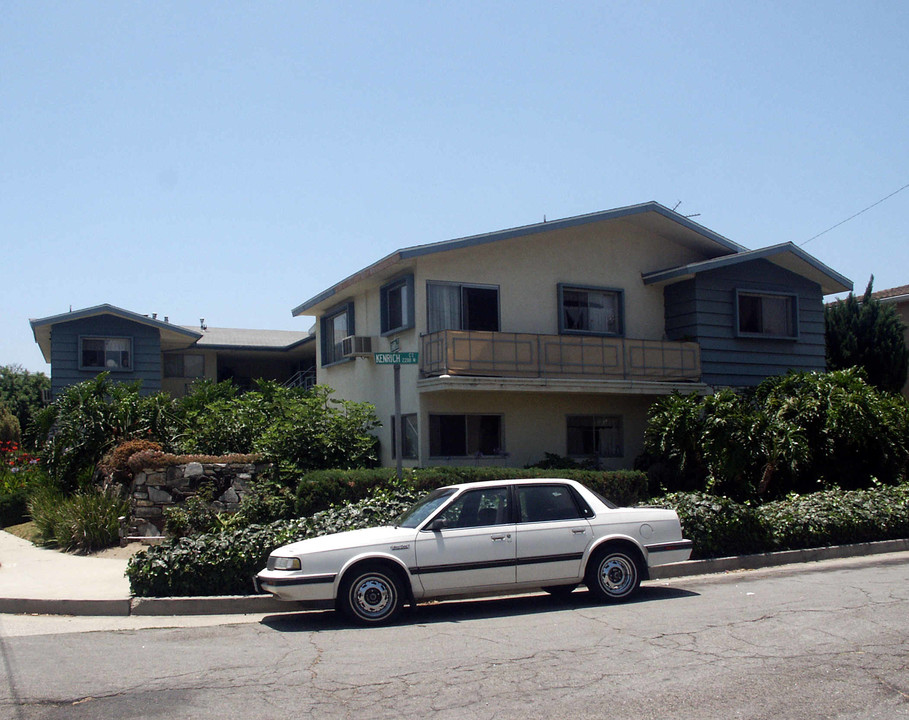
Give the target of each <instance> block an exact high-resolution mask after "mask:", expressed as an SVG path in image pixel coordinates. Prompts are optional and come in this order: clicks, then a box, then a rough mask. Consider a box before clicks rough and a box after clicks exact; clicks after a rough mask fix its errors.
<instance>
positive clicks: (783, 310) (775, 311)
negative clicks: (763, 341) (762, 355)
mask: <svg viewBox="0 0 909 720" xmlns="http://www.w3.org/2000/svg"><path fill="white" fill-rule="evenodd" d="M796 308H797V301H796V297H795V296H794V295H776V294H758V293H749V292H739V293H738V307H737V310H738V331H739V335H745V336H748V335H752V336H754V335H759V336H763V337H775V338H794V337H796V336H797V334H798V333H797V332H796Z"/></svg>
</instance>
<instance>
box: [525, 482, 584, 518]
mask: <svg viewBox="0 0 909 720" xmlns="http://www.w3.org/2000/svg"><path fill="white" fill-rule="evenodd" d="M518 507H519V508H520V511H521V522H545V521H547V520H571V519H573V518H580V517H589V516H590V515H592V514H593V513H592V512H591V511H590V509H589V508H586V511H587V512H583V511H582V510H581V509H580V508H579V507H578V505H577V503H576V502H575V498H574V496H573V495H572V494H571V492H570V491H569V489H568V488H567V487H565V486H564V485H519V486H518Z"/></svg>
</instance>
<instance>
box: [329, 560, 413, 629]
mask: <svg viewBox="0 0 909 720" xmlns="http://www.w3.org/2000/svg"><path fill="white" fill-rule="evenodd" d="M338 601H339V604H340V606H341V610H343V612H344V614H345V615H347V617H349V618H350V619H351V620H353V621H354V622H356V623H359V624H360V625H380V624H382V623H387V622H391V621H392V620H393V619H394V618H395V617H396V616H397V615H398V613H400V611H401V607H402V606H403V605H404V590H403V587H402V583H401V580H400V579H399V577H398V574H397V573H396V572H395V571H393V570H391V569H389V568H387V567H383V566H381V565H370V566H363V567H360V568H354V569H353V570H351V571H350V572H348V573H347V575H345V576H344V579H343V581H342V582H341V587H340V592H339V594H338Z"/></svg>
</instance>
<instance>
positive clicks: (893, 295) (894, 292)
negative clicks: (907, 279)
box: [871, 285, 909, 301]
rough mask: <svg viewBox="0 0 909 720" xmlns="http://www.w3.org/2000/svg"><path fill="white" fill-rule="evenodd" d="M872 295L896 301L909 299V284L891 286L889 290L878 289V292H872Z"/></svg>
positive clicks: (876, 297) (879, 298)
mask: <svg viewBox="0 0 909 720" xmlns="http://www.w3.org/2000/svg"><path fill="white" fill-rule="evenodd" d="M871 297H873V298H874V299H875V300H891V301H895V300H897V299H903V298H905V299H907V300H909V285H900V286H899V287H895V288H890V289H888V290H878V291H877V292H876V293H871Z"/></svg>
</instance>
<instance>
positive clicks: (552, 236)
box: [293, 202, 852, 468]
mask: <svg viewBox="0 0 909 720" xmlns="http://www.w3.org/2000/svg"><path fill="white" fill-rule="evenodd" d="M851 288H852V283H851V281H850V280H848V279H846V278H845V277H843V276H841V275H839V274H838V273H836V272H834V271H833V270H831V269H830V268H828V267H826V266H824V265H823V264H822V263H820V262H819V261H818V260H817V259H815V258H814V257H812V256H811V255H808V254H807V253H805V252H804V251H802V250H801V249H799V248H798V247H796V246H794V245H792V244H789V243H787V244H783V245H776V246H773V247H769V248H765V249H762V250H755V251H748V250H746V249H745V248H743V247H742V246H741V245H738V244H736V243H734V242H732V241H730V240H727V239H726V238H724V237H722V236H720V235H718V234H717V233H715V232H713V231H711V230H708V229H707V228H705V227H702V226H701V225H698V224H697V223H694V222H692V221H691V220H689V219H688V218H685V217H684V216H682V215H679V214H677V213H675V212H673V211H671V210H669V209H667V208H665V207H663V206H662V205H659V204H658V203H654V202H651V203H645V204H643V205H636V206H632V207H626V208H619V209H616V210H609V211H605V212H599V213H594V214H591V215H583V216H580V217H574V218H568V219H564V220H557V221H553V222H544V223H540V224H537V225H530V226H527V227H521V228H516V229H511V230H503V231H499V232H493V233H489V234H485V235H478V236H474V237H468V238H463V239H459V240H451V241H447V242H440V243H434V244H429V245H421V246H417V247H412V248H407V249H404V250H399V251H397V252H395V253H392V254H391V255H388V256H387V257H385V258H383V259H381V260H379V261H378V262H376V263H374V264H372V265H369V266H368V267H366V268H364V269H363V270H361V271H359V272H358V273H356V274H354V275H352V276H350V277H349V278H347V279H346V280H342V281H341V282H339V283H337V284H336V285H333V286H332V287H330V288H328V289H327V290H325V291H324V292H322V293H320V294H319V295H317V296H316V297H314V298H312V299H310V300H307V301H306V302H304V303H303V304H301V305H300V306H299V307H297V308H295V309H294V311H293V313H294V315H296V316H300V315H312V316H315V317H316V318H317V319H318V322H317V324H316V337H317V354H318V371H319V382H320V383H324V384H326V385H329V386H331V387H333V388H334V389H335V390H336V391H337V394H338V396H339V397H342V398H345V399H349V400H358V401H369V402H372V403H374V404H375V406H376V409H377V412H378V415H379V418H380V419H381V420H382V422H383V427H382V428H381V429H380V440H381V443H382V462H383V464H385V465H391V464H394V462H395V459H394V458H393V456H392V448H393V446H394V442H393V438H392V427H393V423H392V422H391V420H392V417H393V414H394V393H393V382H392V367H391V366H388V365H380V364H376V363H374V361H373V353H375V352H388V351H389V350H390V349H392V348H393V347H397V348H399V349H400V351H402V352H417V353H419V364H416V365H403V366H402V368H401V377H402V386H403V389H402V413H403V425H404V431H403V434H402V441H403V446H404V451H403V453H402V456H403V458H404V459H405V460H406V464H407V465H411V466H413V465H424V466H425V465H437V464H483V465H487V464H497V465H504V466H517V467H520V466H523V465H526V464H529V463H534V462H537V461H539V460H541V459H542V458H543V456H544V453H546V452H551V453H556V454H559V455H567V456H572V457H575V458H578V459H585V458H591V457H595V458H598V459H599V461H600V462H601V464H602V466H604V467H615V468H624V467H630V466H631V465H632V464H633V461H634V458H635V457H636V456H637V455H638V454H639V453H640V452H641V450H642V444H643V435H644V427H645V423H646V417H647V410H648V407H649V406H650V404H651V403H652V402H653V400H654V399H655V398H656V397H657V396H659V395H664V394H667V393H671V392H672V391H674V390H678V391H681V392H686V393H687V392H697V393H710V392H711V391H712V388H713V387H715V386H726V385H731V386H753V385H756V384H757V383H759V382H760V381H761V380H762V379H764V378H765V377H767V376H769V375H776V374H781V373H784V372H786V371H787V370H788V369H790V368H795V369H800V370H823V369H824V367H825V360H824V357H825V352H824V308H823V297H824V296H825V295H828V294H832V293H837V292H844V291H847V290H850V289H851Z"/></svg>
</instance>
